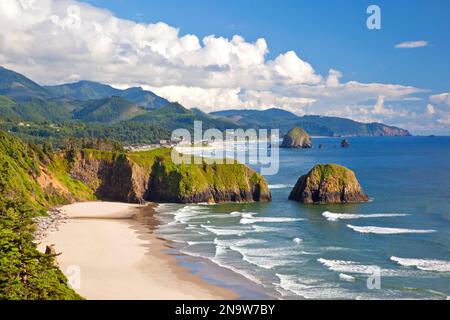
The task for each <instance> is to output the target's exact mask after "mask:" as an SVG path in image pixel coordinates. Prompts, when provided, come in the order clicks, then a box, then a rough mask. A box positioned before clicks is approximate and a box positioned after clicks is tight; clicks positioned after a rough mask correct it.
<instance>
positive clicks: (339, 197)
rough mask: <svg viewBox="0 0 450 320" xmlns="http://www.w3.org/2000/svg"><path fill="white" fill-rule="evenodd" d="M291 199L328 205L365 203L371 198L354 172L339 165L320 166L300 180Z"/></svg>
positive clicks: (293, 190)
mask: <svg viewBox="0 0 450 320" xmlns="http://www.w3.org/2000/svg"><path fill="white" fill-rule="evenodd" d="M289 199H290V200H294V201H298V202H303V203H307V204H313V203H314V204H327V203H357V202H365V201H368V200H369V197H368V196H367V195H366V194H365V193H364V191H363V189H362V188H361V185H360V184H359V182H358V180H357V179H356V176H355V173H354V172H353V171H352V170H350V169H347V168H345V167H343V166H340V165H337V164H318V165H316V166H314V168H312V169H311V171H309V172H308V174H305V175H303V176H301V177H300V178H299V179H298V181H297V183H296V184H295V187H294V189H292V191H291V194H290V195H289Z"/></svg>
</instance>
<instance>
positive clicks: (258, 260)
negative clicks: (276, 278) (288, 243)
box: [230, 246, 298, 269]
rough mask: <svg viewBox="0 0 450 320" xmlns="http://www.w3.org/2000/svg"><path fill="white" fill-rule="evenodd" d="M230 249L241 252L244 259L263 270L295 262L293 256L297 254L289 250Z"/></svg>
mask: <svg viewBox="0 0 450 320" xmlns="http://www.w3.org/2000/svg"><path fill="white" fill-rule="evenodd" d="M230 249H231V250H233V251H236V252H239V253H240V254H241V255H242V259H243V260H244V261H247V262H248V263H251V264H254V265H256V266H258V267H260V268H263V269H272V268H274V267H278V266H284V265H288V264H291V263H293V262H294V260H293V259H292V255H293V254H295V253H296V252H295V251H294V250H293V248H292V247H290V248H289V247H288V248H248V247H243V246H230ZM295 262H296V263H298V262H297V261H295Z"/></svg>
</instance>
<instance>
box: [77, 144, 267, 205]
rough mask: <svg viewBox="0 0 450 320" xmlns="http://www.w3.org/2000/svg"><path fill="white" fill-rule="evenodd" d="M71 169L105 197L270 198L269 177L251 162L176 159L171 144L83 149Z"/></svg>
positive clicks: (195, 200)
mask: <svg viewBox="0 0 450 320" xmlns="http://www.w3.org/2000/svg"><path fill="white" fill-rule="evenodd" d="M70 175H71V177H72V178H75V179H78V180H81V181H82V182H83V183H85V184H86V185H88V186H89V187H90V188H91V189H93V190H94V191H95V194H96V195H97V197H98V198H100V199H105V200H106V199H108V200H114V201H123V202H133V203H139V202H143V201H154V202H169V203H200V202H210V203H220V202H253V201H270V200H271V194H270V191H269V188H268V186H267V183H266V181H265V180H264V178H263V177H261V176H260V175H259V174H257V173H256V172H255V171H254V170H252V169H250V168H249V167H247V166H245V165H243V164H239V163H235V164H205V163H203V164H181V165H176V164H174V163H173V162H172V160H171V151H170V150H169V149H166V150H164V151H161V150H159V151H154V152H152V151H150V152H143V153H135V154H133V153H131V154H124V153H111V152H103V151H95V150H80V151H78V152H77V153H76V155H75V157H74V159H73V160H72V161H71V165H70Z"/></svg>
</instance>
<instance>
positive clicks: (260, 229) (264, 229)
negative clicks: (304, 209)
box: [252, 225, 283, 232]
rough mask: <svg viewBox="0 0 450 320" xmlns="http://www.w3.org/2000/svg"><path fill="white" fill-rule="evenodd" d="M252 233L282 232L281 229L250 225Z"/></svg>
mask: <svg viewBox="0 0 450 320" xmlns="http://www.w3.org/2000/svg"><path fill="white" fill-rule="evenodd" d="M252 228H253V231H252V232H282V231H283V229H281V228H275V227H263V226H258V225H252Z"/></svg>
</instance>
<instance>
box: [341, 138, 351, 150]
mask: <svg viewBox="0 0 450 320" xmlns="http://www.w3.org/2000/svg"><path fill="white" fill-rule="evenodd" d="M341 147H342V148H348V147H350V142H348V140H347V139H344V140H342V141H341Z"/></svg>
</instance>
